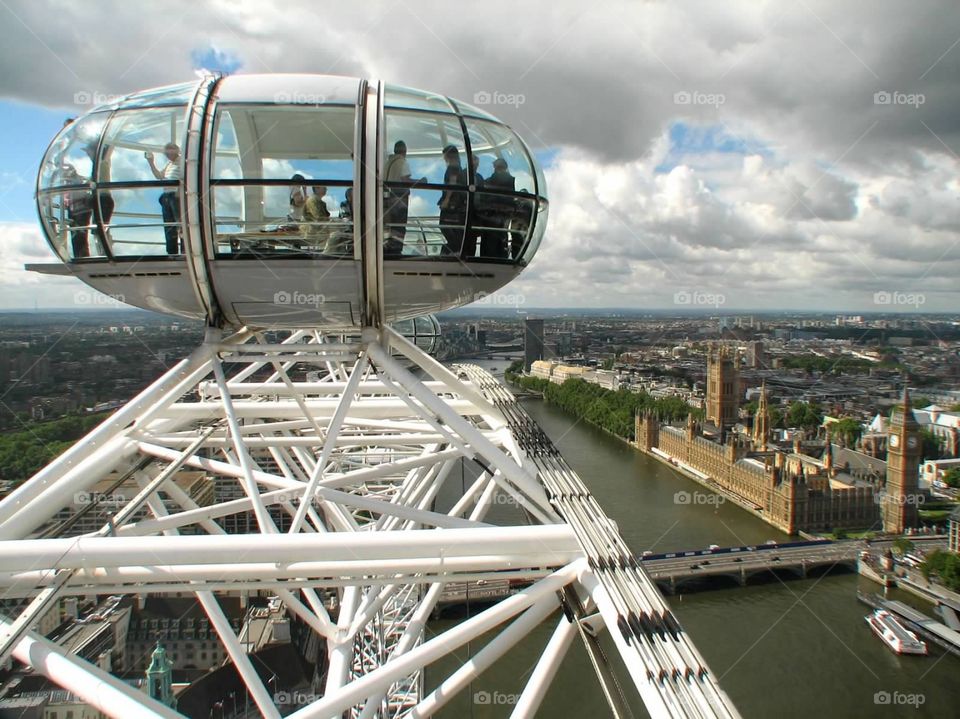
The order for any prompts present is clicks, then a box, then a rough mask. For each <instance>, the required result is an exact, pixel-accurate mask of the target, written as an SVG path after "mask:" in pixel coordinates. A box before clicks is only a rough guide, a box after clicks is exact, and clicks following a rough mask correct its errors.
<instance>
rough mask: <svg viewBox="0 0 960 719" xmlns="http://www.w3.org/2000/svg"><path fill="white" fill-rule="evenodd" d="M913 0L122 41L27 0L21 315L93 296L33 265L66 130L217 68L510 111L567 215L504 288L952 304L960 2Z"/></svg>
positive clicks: (732, 302)
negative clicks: (37, 194)
mask: <svg viewBox="0 0 960 719" xmlns="http://www.w3.org/2000/svg"><path fill="white" fill-rule="evenodd" d="M499 6H502V8H503V9H504V10H506V9H509V13H505V12H504V13H500V12H494V11H493V10H496V9H497V8H498V7H499ZM232 7H233V6H231V8H232ZM257 7H258V8H260V9H262V7H261V6H259V5H258V6H257ZM727 7H729V8H732V6H727ZM898 7H899V6H896V5H892V4H878V5H874V6H873V7H872V10H871V14H870V15H869V16H868V17H864V16H862V14H861V13H858V12H855V11H854V10H853V9H851V8H848V7H845V6H842V5H840V6H831V5H828V4H825V3H798V4H796V5H793V6H788V7H783V6H780V5H776V4H762V5H757V4H752V3H750V4H748V3H742V4H740V5H738V6H737V7H736V8H735V9H733V10H731V11H730V12H724V13H720V12H716V11H715V10H713V9H712V8H711V7H710V6H701V5H699V4H696V3H690V4H683V5H681V6H673V5H671V6H666V5H663V4H649V5H643V6H636V5H630V4H623V3H611V4H608V5H607V6H604V8H602V9H593V8H587V9H584V8H573V7H560V8H555V7H553V6H551V7H550V8H549V9H550V12H546V10H547V7H546V6H545V5H543V4H530V5H525V6H523V7H519V8H518V7H515V6H513V5H506V4H501V3H496V2H494V3H491V4H490V5H489V8H490V9H491V12H489V13H488V14H486V15H484V16H482V17H480V18H476V17H470V18H466V17H462V16H459V15H458V14H457V13H456V11H455V10H454V9H453V8H448V7H446V6H445V5H443V4H438V3H420V4H417V5H405V4H400V5H394V4H388V3H371V4H369V5H365V6H364V8H363V9H362V10H360V9H356V8H350V7H345V6H333V7H325V8H324V10H323V13H322V14H321V13H314V12H312V11H311V8H312V6H310V5H309V4H303V5H298V4H297V3H292V4H291V3H285V4H284V5H283V6H282V7H281V6H278V7H277V11H276V12H275V13H269V12H260V11H259V10H257V11H256V12H254V9H253V7H252V6H251V7H249V8H247V7H244V6H243V5H241V6H240V9H239V10H236V11H230V12H228V11H227V9H226V7H225V6H224V7H221V6H220V5H218V4H216V3H190V4H188V3H176V4H173V5H170V6H167V5H165V6H153V5H147V6H144V7H142V8H133V7H132V6H127V5H125V4H123V3H115V4H114V6H113V8H112V10H111V11H110V17H111V30H112V32H111V33H110V34H109V36H104V33H103V32H102V27H101V26H100V20H99V14H90V13H86V12H84V11H83V10H82V9H81V8H80V7H79V6H78V7H76V8H74V7H71V6H59V7H58V8H57V11H56V12H50V11H49V10H48V9H45V8H44V4H43V3H26V2H12V3H6V4H4V5H3V7H2V8H0V14H2V15H4V16H5V17H6V20H7V22H6V23H5V24H4V28H5V29H4V31H3V33H4V36H5V42H4V43H3V44H2V48H0V57H3V62H4V64H5V66H7V67H14V66H29V67H31V73H30V74H29V77H28V76H27V75H25V74H19V73H8V74H7V75H6V76H5V78H4V79H3V80H0V131H2V132H3V134H4V136H5V137H7V138H9V139H10V140H11V141H10V142H9V143H8V147H7V150H6V152H5V155H4V158H3V159H2V160H0V272H2V274H3V280H2V281H0V308H32V307H33V306H34V305H37V306H38V307H41V308H47V307H69V306H71V305H76V304H77V303H76V302H75V301H74V293H75V292H76V291H77V290H79V289H81V285H80V284H79V283H77V282H76V281H75V280H72V279H71V278H59V277H58V278H51V277H43V276H39V275H34V274H31V273H27V272H25V271H24V270H23V264H24V263H25V262H46V261H52V260H53V257H52V253H51V252H50V251H49V250H48V248H47V246H46V244H45V243H44V242H43V241H42V239H41V237H40V233H39V227H38V223H37V220H36V211H35V208H34V206H33V200H32V190H33V183H34V179H35V173H36V168H37V166H38V164H39V162H40V158H41V156H42V154H43V151H44V149H45V148H46V145H47V143H48V142H49V141H50V140H51V139H52V137H53V135H54V134H55V133H56V131H57V130H58V129H59V127H60V126H61V125H62V123H63V121H64V119H65V118H66V117H74V116H77V115H80V114H82V113H83V112H86V111H87V110H89V109H90V108H91V107H92V105H93V104H96V103H98V102H102V101H104V100H109V99H111V98H112V97H113V96H115V95H120V94H124V93H128V92H132V91H136V90H139V89H143V88H146V87H150V86H156V85H161V84H166V83H171V82H178V81H183V80H187V79H190V78H191V77H192V76H193V74H194V72H195V71H197V70H199V69H201V68H204V69H211V70H221V71H226V72H239V73H251V72H319V73H337V74H351V75H361V76H373V77H380V78H383V79H385V80H388V81H395V82H401V83H403V84H410V85H414V86H417V85H420V86H427V87H431V88H435V89H437V90H439V91H441V92H444V93H449V94H450V95H452V96H454V97H460V98H463V99H465V100H467V101H473V102H474V103H475V104H479V105H481V106H485V107H487V108H488V109H489V110H491V111H492V112H494V114H496V115H497V116H499V117H501V118H503V119H504V120H505V121H506V122H508V123H510V124H512V125H513V126H514V128H515V129H516V130H517V131H518V132H519V133H521V134H522V135H524V136H525V137H526V138H527V139H528V140H529V142H530V144H531V145H532V147H533V150H534V151H535V153H536V154H537V156H538V158H539V159H540V161H541V162H542V163H543V164H544V165H545V172H546V175H547V182H548V186H549V194H550V201H551V219H550V224H549V229H548V232H547V237H546V240H545V242H544V244H543V248H542V250H541V252H540V253H539V255H538V257H537V258H536V260H535V261H534V262H533V263H532V264H531V267H530V269H529V270H528V271H527V272H525V273H524V276H523V277H522V278H520V279H518V280H517V281H515V282H514V283H512V284H511V285H510V286H508V287H507V288H505V289H504V290H503V292H502V293H501V296H504V297H505V298H506V299H505V300H504V301H506V302H509V301H510V298H511V297H512V298H514V299H516V298H520V297H522V298H523V304H524V305H526V306H530V307H534V306H536V307H543V308H551V307H553V306H556V305H557V304H558V303H560V302H561V301H562V303H563V304H567V305H569V304H570V298H572V297H573V298H578V302H577V303H576V305H577V306H580V307H591V306H599V305H603V306H605V307H610V306H618V307H644V308H651V309H653V308H656V309H668V308H671V307H676V308H678V309H683V308H684V307H686V308H697V307H715V308H717V309H719V310H721V311H723V312H732V311H734V309H733V308H739V310H740V311H753V310H757V309H761V308H764V309H780V310H787V309H806V310H811V311H818V310H820V311H826V310H832V311H846V312H866V311H872V310H876V311H891V312H901V311H902V312H912V311H918V310H919V311H924V312H946V311H951V310H952V309H954V308H955V307H956V298H957V295H956V277H957V276H958V274H960V247H958V242H957V239H958V236H957V230H958V229H960V215H958V212H957V196H958V190H960V184H958V181H957V179H956V158H957V156H956V152H955V150H954V149H953V148H955V147H957V146H958V137H960V134H958V128H957V127H956V123H955V121H953V120H952V118H953V117H955V116H956V112H955V110H956V109H957V108H956V105H957V103H958V102H960V100H958V98H960V94H958V93H957V92H956V83H957V81H956V79H955V78H956V77H958V72H957V70H958V69H960V49H957V47H956V45H957V44H958V43H957V39H956V37H955V35H954V34H952V33H953V30H952V29H951V28H953V27H956V25H957V23H955V22H950V18H951V17H952V18H955V19H957V15H958V9H957V8H956V7H953V6H950V5H949V4H947V3H942V4H938V3H932V2H931V3H925V4H924V5H923V6H922V7H921V8H919V9H918V10H914V11H911V12H910V13H901V12H899V11H898ZM292 15H295V16H296V18H297V21H296V22H293V21H291V20H290V18H291V16H292ZM502 17H509V18H511V20H512V22H511V23H508V24H507V26H504V24H503V21H502V20H501V19H500V18H502ZM611 17H617V18H618V22H616V23H611V22H610V18H611ZM266 18H269V19H266ZM678 36H680V37H682V38H683V42H679V43H678V42H675V38H676V37H678ZM78 37H91V38H93V37H96V38H97V41H98V42H99V43H100V45H101V51H98V52H90V51H89V46H88V45H87V44H85V43H83V42H77V41H76V38H78ZM450 37H455V38H459V40H458V41H457V42H451V41H449V39H448V38H450ZM445 38H446V39H445ZM318 40H321V42H318ZM601 46H602V50H600V48H601ZM415 48H417V49H419V48H426V49H427V52H419V51H416V52H415V51H414V49H415ZM308 53H309V57H308V56H307V54H308ZM161 57H162V62H158V59H159V58H161ZM438 59H441V60H443V62H437V60H438ZM36 77H44V78H47V81H46V82H43V83H36V82H34V81H33V78H36ZM584 287H590V288H591V291H590V292H586V293H585V292H583V291H582V290H583V288H584ZM878 298H879V299H878ZM885 300H886V301H885ZM518 304H519V303H518ZM726 308H730V309H726Z"/></svg>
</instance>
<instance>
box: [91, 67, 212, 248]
mask: <svg viewBox="0 0 960 719" xmlns="http://www.w3.org/2000/svg"><path fill="white" fill-rule="evenodd" d="M190 86H191V87H193V86H194V84H193V83H191V85H190ZM185 122H186V108H185V107H184V106H183V105H176V106H168V107H154V108H146V109H137V110H118V111H117V112H115V113H114V114H113V117H112V118H111V119H110V122H109V124H108V125H107V128H106V132H105V133H104V135H103V140H102V141H101V144H100V156H99V159H98V164H97V205H96V206H97V209H98V211H99V213H100V219H101V221H102V222H103V224H104V230H103V232H102V233H100V234H101V235H102V237H103V240H104V242H105V243H106V245H107V247H108V249H109V251H110V254H112V255H113V256H114V257H168V256H176V255H181V254H182V253H183V239H182V228H181V217H180V214H181V209H180V195H181V184H182V183H181V180H182V177H183V156H182V154H181V151H182V147H183V133H184V126H185Z"/></svg>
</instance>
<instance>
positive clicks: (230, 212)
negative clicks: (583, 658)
mask: <svg viewBox="0 0 960 719" xmlns="http://www.w3.org/2000/svg"><path fill="white" fill-rule="evenodd" d="M161 152H162V153H164V154H165V156H166V161H165V163H166V164H162V166H161V165H160V164H158V162H157V160H156V157H157V156H158V155H159V154H160V153H161ZM162 162H163V161H161V163H162ZM144 167H147V168H148V169H149V172H150V176H149V177H145V176H144V173H145V172H146V170H144ZM508 176H509V177H508ZM331 188H337V189H336V191H335V192H333V193H331ZM331 194H332V195H334V196H331ZM158 195H159V197H157V196H158ZM154 203H155V204H156V205H157V206H156V207H154V206H153V204H154ZM338 205H339V207H338ZM38 206H39V208H40V214H41V219H42V224H43V228H44V232H45V234H46V236H47V239H48V241H49V242H50V244H51V247H52V248H53V249H54V250H55V251H56V252H57V253H58V255H59V256H60V258H61V260H62V261H63V264H62V265H58V266H53V265H44V266H34V267H33V269H36V270H38V271H41V272H47V273H58V274H69V275H73V276H76V277H78V278H79V279H81V280H82V281H84V282H87V283H88V284H89V285H91V286H92V287H94V288H96V289H98V290H100V291H104V292H108V293H111V294H114V295H116V296H119V297H120V298H121V299H123V300H124V301H126V302H128V303H130V304H133V305H136V306H140V307H145V308H150V309H154V310H158V311H163V312H167V313H169V314H173V315H177V316H181V317H195V318H197V319H202V320H204V322H205V323H206V327H207V329H206V334H205V339H204V341H203V343H202V344H201V345H200V346H199V347H198V348H197V349H196V350H195V351H194V352H193V353H192V354H191V355H190V356H189V357H187V358H185V359H183V360H182V361H180V362H179V363H178V364H177V365H176V366H174V367H173V368H171V369H170V370H169V371H168V372H167V373H166V374H164V375H163V376H162V377H160V378H159V379H158V380H156V381H155V382H154V383H153V384H152V385H151V386H150V387H148V388H147V389H145V390H144V391H143V392H142V393H140V394H139V395H138V396H136V397H134V398H133V399H131V400H130V401H129V402H128V403H127V404H126V405H125V406H124V407H123V408H121V409H119V410H118V411H116V412H115V413H114V414H113V415H111V416H110V417H109V418H108V419H107V420H105V421H104V422H103V423H102V424H101V425H100V426H99V427H97V428H96V429H95V430H94V431H92V432H91V433H90V434H89V435H87V436H86V437H84V438H83V439H82V440H80V441H79V442H77V443H76V444H75V445H74V446H72V447H71V448H70V449H68V450H67V451H65V452H64V453H63V454H62V455H61V456H60V457H58V458H57V459H56V460H55V461H54V462H52V463H51V464H50V465H49V466H47V467H46V468H45V469H43V470H41V471H40V472H39V473H38V474H36V475H35V476H34V477H32V478H31V479H29V480H27V481H26V482H24V483H23V484H21V485H19V486H18V487H17V488H15V489H14V490H13V491H12V492H11V493H10V494H9V495H8V496H7V497H6V498H5V499H4V501H3V502H2V503H0V590H2V593H3V616H2V617H0V659H3V660H4V661H6V660H9V659H11V658H12V659H13V660H15V661H17V662H21V663H23V664H26V665H29V666H30V667H32V669H33V671H35V672H37V673H39V674H43V675H45V676H47V677H48V678H49V679H51V680H52V681H53V682H55V683H57V684H59V685H60V686H62V687H64V688H66V689H68V690H70V691H72V692H74V693H75V694H76V695H77V696H79V697H81V698H82V700H83V701H84V702H86V703H88V704H89V705H91V706H93V707H95V708H97V709H99V710H100V711H102V712H104V713H105V714H107V715H109V716H112V717H124V719H128V718H129V717H148V716H157V717H175V716H183V714H181V713H180V712H178V710H177V702H176V701H175V700H173V699H171V697H170V695H169V692H167V691H164V692H162V693H161V694H160V695H157V696H153V695H151V694H148V693H147V692H145V691H142V690H141V689H139V688H137V687H135V686H133V685H131V684H129V683H127V682H125V681H123V680H122V679H120V678H119V677H117V676H115V675H114V674H112V673H110V672H109V671H107V669H106V668H105V667H103V666H98V665H95V664H93V663H91V662H89V661H87V660H85V659H82V658H81V657H79V656H77V655H76V654H72V653H70V652H67V651H65V650H64V649H63V647H61V646H59V645H58V644H56V643H55V642H54V641H52V640H51V639H49V638H48V637H46V636H44V635H43V634H41V633H40V632H38V631H37V628H38V622H39V621H40V619H41V618H42V617H43V616H45V615H46V614H47V613H48V612H50V611H51V609H52V608H54V607H56V606H58V604H59V603H61V602H66V601H73V598H99V597H114V596H116V597H124V596H126V595H134V596H136V597H140V598H142V597H147V596H150V597H174V596H175V597H192V598H195V601H196V603H197V604H198V605H199V606H200V607H201V609H202V612H203V613H204V614H205V616H206V618H207V620H208V622H209V625H210V626H211V627H212V628H213V630H214V632H215V634H216V637H217V640H218V642H219V643H220V645H222V647H223V649H224V651H225V654H226V660H225V662H224V665H225V666H230V665H232V667H233V669H234V670H235V675H236V676H237V677H239V680H240V681H241V682H242V686H243V692H244V693H245V694H246V697H247V699H248V702H247V703H246V704H245V706H247V705H249V709H244V710H240V711H238V710H237V706H236V703H234V714H233V716H254V715H258V716H264V717H279V716H294V717H298V718H303V719H305V718H307V717H322V718H330V717H343V716H350V717H365V718H371V717H382V718H387V717H427V716H432V715H435V714H437V713H438V712H442V710H443V709H444V707H445V706H446V705H447V704H448V703H449V702H450V701H451V699H452V698H454V697H456V696H457V695H458V694H459V693H460V692H462V691H463V690H465V689H466V688H467V687H469V685H470V684H471V682H473V681H475V680H476V679H477V678H478V677H479V676H481V675H482V674H483V672H484V671H485V670H487V669H488V668H489V667H490V666H491V665H493V664H494V663H495V662H497V661H499V660H500V659H501V658H503V657H505V656H507V655H508V653H509V652H510V651H511V649H512V648H514V647H516V646H517V645H519V644H521V643H523V644H525V645H526V646H525V649H528V648H529V647H530V646H540V652H539V657H538V659H537V661H536V662H535V665H534V667H533V669H532V670H531V672H530V673H529V674H528V675H527V676H526V677H525V680H524V682H523V687H522V691H521V692H520V693H519V696H518V697H517V700H516V702H515V704H513V705H512V706H511V711H512V716H516V717H529V716H534V715H535V714H536V713H537V711H538V709H539V708H540V707H541V704H542V702H543V700H544V698H545V696H546V695H547V692H548V691H549V688H550V685H551V682H552V680H553V679H554V677H555V676H556V674H557V671H558V668H559V667H560V665H561V662H562V661H563V659H564V657H565V656H566V655H567V654H568V653H569V651H570V647H571V645H572V644H573V643H574V642H575V641H576V642H580V643H582V644H583V646H584V647H585V650H586V654H587V656H588V657H589V660H590V663H591V666H592V667H593V668H594V670H595V672H596V675H597V679H598V682H599V686H600V688H601V690H602V694H603V696H604V697H605V699H606V702H607V705H608V706H609V709H610V712H611V715H613V716H618V717H619V716H630V715H631V713H630V712H631V708H630V707H631V705H632V704H633V705H636V704H637V701H638V700H639V701H641V702H642V703H643V704H644V705H645V707H646V711H647V712H648V713H649V715H650V716H652V717H673V718H680V717H737V716H739V715H738V714H737V712H736V709H735V708H734V707H733V705H732V703H731V702H730V700H729V698H728V697H727V696H726V694H725V693H724V692H723V691H722V690H721V689H720V688H719V686H718V684H717V681H716V679H715V678H714V676H713V675H712V673H711V672H710V670H709V668H708V667H707V665H706V663H705V662H704V660H703V658H702V656H701V655H700V653H699V652H698V651H697V649H696V648H695V647H694V645H693V643H692V642H691V641H690V639H689V637H688V636H687V635H686V633H685V632H684V631H683V629H682V628H681V626H680V624H679V623H678V621H677V620H676V618H675V616H674V615H673V613H672V612H671V610H670V609H669V607H668V606H667V605H666V603H665V602H664V600H663V598H662V596H661V595H660V594H659V592H658V590H657V588H656V586H655V585H654V583H653V582H652V581H651V580H650V579H649V578H648V577H647V575H646V574H645V572H644V570H643V569H642V568H641V567H640V565H639V563H638V562H637V560H636V559H635V557H634V554H633V553H632V552H631V550H630V549H629V548H628V547H627V546H626V544H625V543H624V541H623V540H622V539H621V537H620V535H619V533H618V531H617V528H616V526H615V525H614V523H613V522H612V521H611V520H610V519H609V518H608V517H607V516H606V515H605V514H604V512H603V511H602V509H601V507H600V506H599V504H598V503H597V501H596V499H595V498H594V497H593V496H592V494H591V493H590V491H589V490H588V489H587V488H586V486H585V485H584V483H583V482H582V481H581V479H580V478H579V477H578V475H577V474H576V472H574V471H573V469H572V468H571V467H570V466H569V465H568V464H567V463H566V462H565V461H564V459H563V458H562V457H561V456H560V454H559V453H558V452H557V450H556V448H555V447H554V446H553V445H552V444H551V442H550V441H549V439H548V438H547V437H546V435H545V434H544V433H543V432H542V431H541V430H540V428H539V427H538V426H537V425H536V424H535V423H534V422H533V420H532V419H531V418H530V417H529V416H528V415H527V414H526V412H525V411H524V409H523V408H522V406H521V405H520V404H519V403H518V402H517V401H516V400H515V398H514V397H513V395H512V394H511V393H510V392H509V391H508V390H507V389H506V388H505V387H504V386H503V385H502V384H500V383H499V382H498V381H497V380H496V379H494V377H493V376H492V375H490V374H489V373H488V372H486V371H485V370H482V369H480V368H479V367H476V366H473V365H467V364H462V365H452V366H445V365H443V364H441V363H439V362H437V361H436V360H435V359H434V358H433V357H432V356H431V355H430V353H429V349H430V345H431V343H432V340H433V339H435V335H436V333H437V329H438V326H437V323H436V321H435V320H434V319H433V318H432V317H431V316H430V315H429V313H430V312H434V311H437V310H441V309H444V308H448V307H454V306H457V305H460V304H465V303H468V302H470V301H473V300H475V299H476V298H477V296H478V295H480V294H485V293H487V292H490V291H494V290H496V289H497V288H498V287H501V286H503V285H504V284H506V283H507V282H509V281H510V280H511V279H512V278H513V277H515V276H516V275H517V274H518V273H519V272H520V271H521V270H522V268H523V267H524V266H525V265H526V264H527V262H528V261H529V260H530V258H531V257H532V255H533V254H534V252H535V251H536V248H537V246H538V245H539V243H540V239H541V238H542V235H543V231H544V227H545V222H546V207H547V201H546V186H545V182H544V180H543V174H542V172H541V171H540V169H539V167H538V165H537V162H536V160H535V156H534V154H533V153H531V152H530V151H529V149H528V148H527V147H526V145H524V144H523V142H522V140H520V139H519V137H517V136H516V135H515V134H514V133H513V132H512V131H511V130H510V129H509V128H507V127H506V126H505V125H503V124H502V123H500V122H499V121H497V120H496V118H493V117H492V116H489V115H488V114H487V113H485V112H483V111H481V110H479V109H477V108H473V107H471V106H469V105H466V104H465V103H459V102H457V101H455V100H452V99H450V98H445V97H442V96H440V95H435V94H432V93H426V92H422V91H415V90H410V89H409V88H398V87H392V86H389V85H385V84H383V83H378V82H375V81H368V80H356V79H351V78H332V77H326V76H303V75H296V76H286V75H280V76H231V77H208V78H204V79H202V80H200V81H198V82H195V83H189V84H186V85H182V86H174V87H171V88H160V89H159V90H153V91H147V92H145V93H138V94H137V95H133V96H130V97H128V98H125V99H122V100H119V101H117V102H116V103H114V104H113V105H111V106H108V107H103V108H95V109H94V110H92V111H91V112H90V113H88V115H86V116H84V117H83V118H80V119H78V120H76V121H75V122H73V123H72V124H71V125H68V126H67V127H65V128H64V130H63V131H62V132H61V134H60V135H59V136H58V137H57V138H56V139H55V140H54V142H53V144H52V145H51V148H50V150H48V153H47V157H46V158H45V160H44V165H43V168H42V169H41V176H40V178H39V180H38ZM184 473H191V474H192V475H197V474H199V475H201V476H202V477H203V478H204V482H208V483H210V484H211V485H212V487H213V488H214V490H213V491H211V492H204V493H195V492H192V491H188V489H185V486H186V485H185V484H184V483H183V482H182V481H180V478H181V477H182V475H184ZM191 486H192V485H191ZM121 488H123V491H121ZM78 498H81V499H82V501H81V499H78ZM485 587H486V588H489V587H497V588H498V590H497V592H494V593H491V592H489V591H488V592H486V593H485V594H484V599H485V601H484V604H483V606H482V607H481V608H480V609H479V610H478V611H476V612H472V613H471V614H470V615H469V616H468V617H467V618H466V619H463V620H462V621H459V622H456V623H451V622H444V623H442V624H431V618H432V617H434V616H435V615H436V612H437V611H438V610H439V609H440V608H441V607H443V606H444V605H446V604H449V603H455V602H457V601H459V598H460V597H461V596H463V595H469V593H470V591H471V590H473V591H474V593H475V595H476V593H477V592H478V591H480V589H481V588H485ZM253 598H258V599H263V598H269V601H270V606H271V607H274V608H280V609H281V610H282V612H284V613H285V615H286V616H288V617H289V618H290V620H291V622H292V623H295V624H296V626H297V627H298V628H299V631H300V632H301V635H300V636H301V637H302V636H304V635H306V636H307V637H308V639H309V641H310V642H313V645H314V646H315V647H319V649H318V650H317V651H316V652H315V655H316V657H317V660H316V671H315V673H314V676H313V678H312V680H311V681H312V684H311V686H310V690H311V691H310V692H309V693H307V694H306V695H304V696H299V695H298V696H299V699H302V701H301V700H299V699H298V701H297V702H296V703H295V704H296V705H295V706H291V705H290V703H289V702H288V701H287V697H286V695H285V696H284V697H280V696H279V695H280V694H282V692H278V689H279V687H278V686H277V677H276V676H270V673H269V672H266V673H265V672H264V670H263V666H262V662H260V661H259V660H258V657H257V655H256V654H255V653H252V652H251V651H250V650H251V643H252V640H251V637H250V634H249V631H248V630H247V629H246V628H244V629H242V630H240V631H238V629H237V627H236V626H234V624H232V623H231V620H230V618H229V617H228V613H227V611H226V610H225V608H224V607H225V604H226V603H227V602H229V601H236V600H237V599H240V600H241V601H251V600H252V599H253ZM544 628H546V630H547V631H546V633H545V634H544V631H543V630H544ZM544 636H546V638H545V639H543V641H540V638H541V637H544ZM541 645H542V646H541ZM470 647H473V649H474V650H475V651H472V652H471V651H470ZM154 659H155V662H154V664H151V667H152V668H153V667H154V665H156V667H158V668H157V669H156V671H157V674H158V675H162V672H163V663H164V662H165V661H166V660H165V659H164V658H163V653H162V650H161V649H160V648H159V647H158V649H157V653H156V654H155V655H154ZM158 681H161V680H158ZM201 681H202V680H201ZM219 711H220V712H221V713H223V712H224V710H223V708H222V706H220V708H219ZM223 715H224V716H227V715H229V714H228V713H227V714H223Z"/></svg>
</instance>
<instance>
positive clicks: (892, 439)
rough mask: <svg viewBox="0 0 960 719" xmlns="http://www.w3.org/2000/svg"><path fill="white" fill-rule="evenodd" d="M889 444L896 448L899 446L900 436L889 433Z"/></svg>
mask: <svg viewBox="0 0 960 719" xmlns="http://www.w3.org/2000/svg"><path fill="white" fill-rule="evenodd" d="M890 446H891V447H893V448H894V449H896V448H897V447H899V446H900V437H899V436H898V435H896V434H891V435H890Z"/></svg>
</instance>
